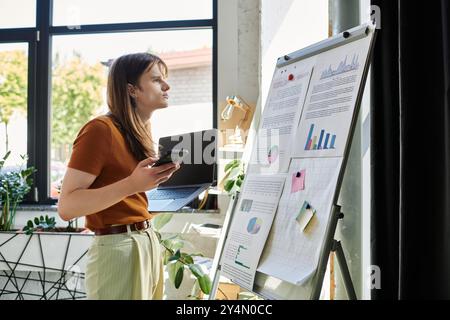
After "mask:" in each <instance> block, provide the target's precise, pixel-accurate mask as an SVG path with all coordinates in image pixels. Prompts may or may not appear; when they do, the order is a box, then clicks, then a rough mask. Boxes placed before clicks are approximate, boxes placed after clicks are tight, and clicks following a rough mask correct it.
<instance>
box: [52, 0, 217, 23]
mask: <svg viewBox="0 0 450 320" xmlns="http://www.w3.org/2000/svg"><path fill="white" fill-rule="evenodd" d="M212 13H213V11H212V1H211V0H189V1H186V0H164V1H160V0H127V1H111V0H95V1H92V0H56V1H54V6H53V25H54V26H66V25H71V26H75V25H82V24H103V23H125V22H127V23H128V22H143V21H175V20H193V19H197V20H200V19H211V18H212Z"/></svg>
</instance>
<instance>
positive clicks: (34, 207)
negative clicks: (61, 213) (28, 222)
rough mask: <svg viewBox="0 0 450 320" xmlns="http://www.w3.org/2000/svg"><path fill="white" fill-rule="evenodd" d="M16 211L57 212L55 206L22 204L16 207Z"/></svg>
mask: <svg viewBox="0 0 450 320" xmlns="http://www.w3.org/2000/svg"><path fill="white" fill-rule="evenodd" d="M17 211H54V212H56V211H58V206H57V205H49V204H22V205H18V206H17Z"/></svg>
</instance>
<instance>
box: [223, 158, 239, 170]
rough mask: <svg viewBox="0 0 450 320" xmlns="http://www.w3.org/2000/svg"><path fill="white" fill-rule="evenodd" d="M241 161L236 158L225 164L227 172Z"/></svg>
mask: <svg viewBox="0 0 450 320" xmlns="http://www.w3.org/2000/svg"><path fill="white" fill-rule="evenodd" d="M239 163H240V161H239V160H238V159H234V160H232V161H230V162H229V163H227V164H226V165H225V168H224V171H225V172H227V171H228V170H231V169H232V168H235V167H238V166H239Z"/></svg>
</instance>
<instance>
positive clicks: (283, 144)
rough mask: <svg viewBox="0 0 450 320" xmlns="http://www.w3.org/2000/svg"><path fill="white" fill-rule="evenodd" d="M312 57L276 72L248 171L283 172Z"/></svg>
mask: <svg viewBox="0 0 450 320" xmlns="http://www.w3.org/2000/svg"><path fill="white" fill-rule="evenodd" d="M314 61H315V58H309V59H306V60H302V61H299V62H295V63H292V64H290V65H288V66H285V67H281V68H278V69H276V70H275V73H274V76H273V79H272V83H271V86H270V90H269V95H268V97H267V101H266V105H265V108H264V110H263V114H262V117H261V121H260V125H259V128H258V132H257V135H256V143H255V145H254V149H253V150H252V151H253V152H252V156H251V160H250V166H249V172H261V173H286V171H287V168H288V166H289V161H290V158H291V151H292V147H291V144H292V140H293V138H294V137H295V132H296V130H297V127H298V122H299V120H300V115H301V112H302V108H303V104H304V102H305V97H306V93H307V91H308V86H309V81H310V79H311V74H312V70H313V65H314Z"/></svg>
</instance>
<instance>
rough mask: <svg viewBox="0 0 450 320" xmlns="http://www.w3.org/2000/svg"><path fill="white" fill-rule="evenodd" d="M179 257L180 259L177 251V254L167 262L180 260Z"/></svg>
mask: <svg viewBox="0 0 450 320" xmlns="http://www.w3.org/2000/svg"><path fill="white" fill-rule="evenodd" d="M180 257H181V254H180V250H177V252H175V254H174V255H173V256H171V257H170V258H169V262H170V261H176V260H178V259H180Z"/></svg>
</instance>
